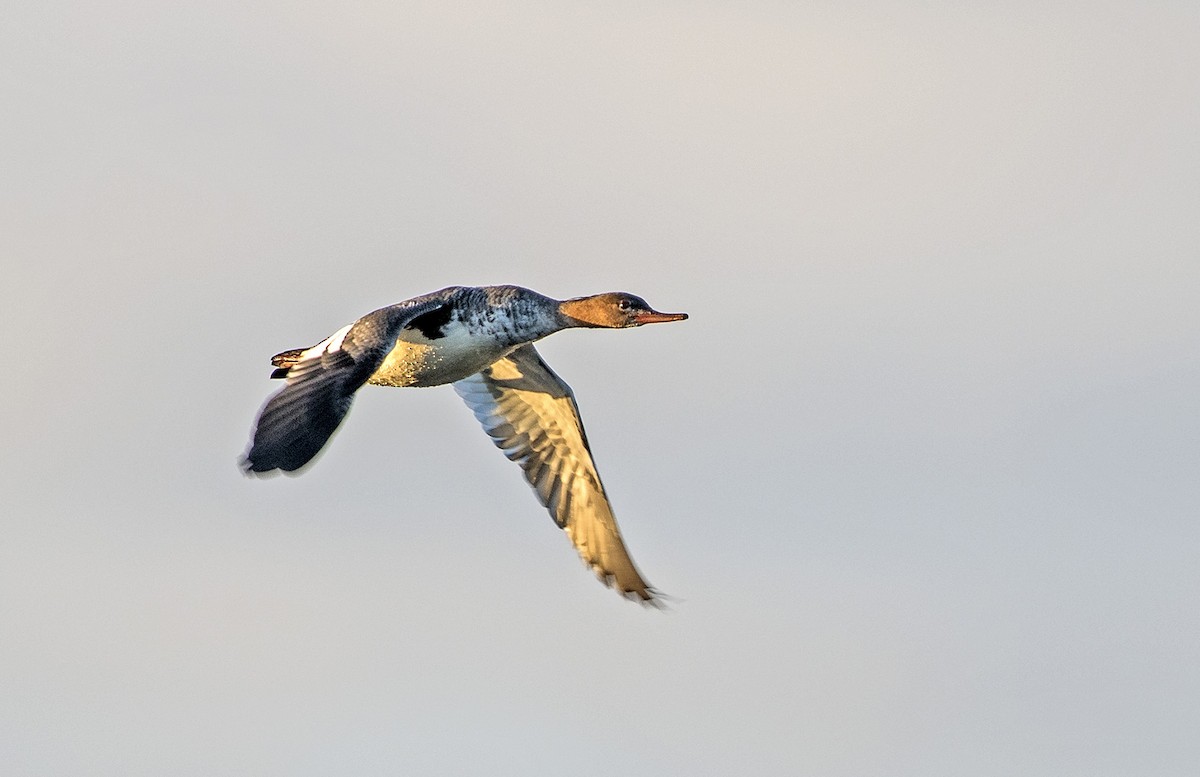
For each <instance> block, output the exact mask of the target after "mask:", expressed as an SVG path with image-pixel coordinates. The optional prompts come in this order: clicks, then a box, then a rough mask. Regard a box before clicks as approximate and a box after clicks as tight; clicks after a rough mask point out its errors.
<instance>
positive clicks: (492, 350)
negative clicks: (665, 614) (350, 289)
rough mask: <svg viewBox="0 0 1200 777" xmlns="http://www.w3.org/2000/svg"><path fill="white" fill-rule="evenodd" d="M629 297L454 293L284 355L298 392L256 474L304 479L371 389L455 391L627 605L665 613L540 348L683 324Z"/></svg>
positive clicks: (278, 405)
mask: <svg viewBox="0 0 1200 777" xmlns="http://www.w3.org/2000/svg"><path fill="white" fill-rule="evenodd" d="M684 318H687V316H686V315H685V314H682V313H676V314H671V313H658V312H657V311H654V310H653V309H651V308H650V307H649V306H648V305H647V304H646V303H645V301H644V300H642V299H640V298H639V297H635V296H633V295H630V294H624V293H609V294H600V295H595V296H591V297H580V298H576V299H570V300H564V301H559V300H555V299H551V298H550V297H545V296H543V295H541V294H538V293H536V292H533V291H530V290H529V289H524V288H521V287H519V286H478V287H467V286H452V287H450V288H447V289H442V290H441V291H437V292H433V293H432V294H425V295H422V296H420V297H414V298H413V299H410V300H406V301H404V302H401V303H398V304H396V305H391V306H389V307H386V308H381V309H379V310H376V311H374V312H372V313H368V314H367V315H366V316H363V317H362V318H360V319H359V320H358V321H356V322H354V323H353V324H350V325H349V326H346V327H343V328H342V329H339V330H338V331H337V332H335V333H334V334H333V335H331V336H330V337H328V338H326V339H325V340H322V341H321V342H320V343H318V344H316V345H314V346H312V347H311V348H305V349H297V350H293V351H284V352H283V353H280V354H277V355H276V356H275V357H274V358H273V359H272V363H273V364H275V366H276V367H277V368H278V369H276V370H275V372H274V373H273V374H272V377H276V378H286V379H287V385H286V386H285V387H284V388H283V389H282V390H280V391H279V392H278V393H276V394H275V395H274V396H273V397H271V398H270V399H269V400H268V401H267V403H266V405H265V406H264V407H263V410H262V412H261V413H260V414H259V417H258V421H257V423H256V425H255V430H254V437H253V440H252V443H251V447H250V450H249V451H248V452H247V453H246V456H245V459H244V461H243V466H244V468H245V470H246V471H247V472H249V473H254V474H267V473H271V472H274V471H276V470H283V471H285V472H293V471H295V470H298V469H300V468H302V467H303V466H304V465H306V464H308V463H309V462H310V461H311V460H312V459H313V457H315V456H316V455H317V453H318V452H320V450H321V449H322V448H323V447H324V446H325V444H326V442H328V440H329V438H330V437H331V436H332V435H333V433H334V432H335V431H336V430H337V427H338V425H339V424H340V423H341V421H342V419H343V418H344V417H345V415H346V413H347V412H349V409H350V404H351V402H352V401H353V395H354V392H355V391H357V390H358V389H359V388H360V387H361V386H362V385H363V384H364V383H372V384H376V385H382V386H396V387H422V386H439V385H445V384H452V385H453V386H454V389H455V391H457V392H458V393H459V395H460V396H461V397H462V398H463V399H464V400H465V401H466V402H467V404H468V406H470V408H471V409H472V411H474V413H475V416H476V417H477V418H478V419H479V421H480V422H481V423H482V424H483V426H484V430H485V431H486V432H487V433H488V434H489V435H490V436H491V437H492V439H493V441H494V442H495V443H496V445H497V446H498V447H500V449H501V450H503V451H504V453H505V455H506V456H508V457H509V458H510V459H513V460H514V461H516V462H517V463H519V464H520V465H521V467H522V469H523V470H524V471H525V476H526V479H527V480H528V481H529V482H530V484H531V485H532V486H533V487H534V489H535V491H536V492H537V494H538V498H539V499H540V500H541V502H542V504H543V505H545V506H546V507H548V508H549V510H550V513H551V515H552V516H553V517H554V519H555V522H556V523H557V524H558V525H559V526H560V527H562V528H563V529H564V530H566V532H567V533H568V535H569V536H570V537H571V540H572V542H574V544H575V546H576V548H577V549H578V550H579V553H580V555H581V556H582V557H583V559H584V561H585V562H587V563H588V565H589V566H590V567H591V568H592V569H593V570H594V571H595V572H596V574H597V575H598V576H599V577H600V579H601V580H603V581H604V582H605V583H606V584H612V585H615V586H616V587H617V589H618V590H619V591H620V592H621V593H622V594H623V595H626V596H630V597H636V598H638V599H640V600H642V601H644V602H655V601H656V600H655V592H654V590H653V589H652V588H651V587H650V586H649V585H647V584H646V583H645V581H644V580H643V579H642V578H641V575H640V574H639V573H638V571H637V569H636V567H634V565H633V561H632V560H631V559H630V558H629V555H628V553H627V551H626V550H625V546H624V543H623V542H622V540H621V536H620V533H619V531H618V529H617V525H616V519H615V518H614V517H613V515H612V510H611V507H610V506H609V504H608V498H607V496H606V495H605V493H604V487H603V485H602V484H601V482H600V476H599V474H598V473H597V472H596V469H595V465H594V463H593V462H592V459H591V452H590V450H589V448H588V444H587V438H586V436H585V434H584V431H583V424H582V422H581V421H580V419H579V408H578V406H577V405H576V404H575V398H574V395H573V394H572V393H571V389H570V387H568V386H567V384H566V383H564V382H563V381H562V379H561V378H559V377H558V376H557V375H555V374H554V372H553V371H552V370H551V369H550V368H549V367H548V366H547V365H546V363H545V362H544V361H542V359H541V357H540V356H539V355H538V353H537V351H536V350H534V348H533V345H532V343H533V342H534V341H536V340H540V339H541V338H543V337H546V336H547V335H550V334H553V333H554V332H557V331H560V330H562V329H568V328H572V327H600V328H613V329H615V328H626V327H634V326H641V325H642V324H648V323H658V322H665V321H679V320H682V319H684Z"/></svg>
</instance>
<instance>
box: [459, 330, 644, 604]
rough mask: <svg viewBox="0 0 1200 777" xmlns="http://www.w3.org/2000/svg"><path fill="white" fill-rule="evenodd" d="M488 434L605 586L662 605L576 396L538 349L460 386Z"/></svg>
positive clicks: (519, 352)
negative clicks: (620, 521) (627, 534)
mask: <svg viewBox="0 0 1200 777" xmlns="http://www.w3.org/2000/svg"><path fill="white" fill-rule="evenodd" d="M454 390H455V391H457V392H458V395H459V396H461V397H462V398H463V400H464V401H466V403H467V405H468V406H469V407H470V408H471V410H472V411H473V412H474V413H475V417H476V418H478V419H479V422H480V423H482V424H483V429H484V431H486V432H487V433H488V435H489V436H490V437H491V438H492V440H493V441H494V442H495V443H496V447H498V448H499V449H500V450H502V451H503V452H504V455H505V456H507V457H508V458H510V459H512V460H513V461H515V462H517V463H518V464H520V465H521V469H523V470H524V471H525V479H526V480H528V481H529V484H530V485H531V486H533V489H534V491H536V492H537V496H538V499H539V500H540V501H541V503H542V504H543V505H545V506H546V507H547V508H549V510H550V515H551V516H552V517H553V518H554V522H555V523H557V524H558V525H559V526H560V527H561V528H562V529H564V530H565V531H566V532H567V536H568V537H570V538H571V542H573V543H574V544H575V547H576V549H577V550H578V551H579V555H580V556H582V557H583V560H584V562H585V563H586V564H587V565H588V566H589V567H590V568H591V569H592V571H593V572H595V573H596V576H597V577H599V578H600V580H601V581H602V582H604V584H605V585H613V586H615V587H616V588H617V590H618V591H620V592H621V594H622V595H623V596H626V597H628V598H630V599H635V598H636V599H640V600H641V601H643V602H647V603H653V604H657V603H658V599H656V595H657V594H658V592H657V591H655V590H654V589H653V588H652V587H650V586H649V585H647V583H646V581H645V580H643V579H642V576H641V574H640V573H639V572H638V570H637V567H636V566H634V564H633V560H632V559H631V558H630V557H629V552H628V551H627V550H626V549H625V543H624V542H623V541H622V540H621V532H620V530H619V529H618V528H617V521H616V518H614V517H613V513H612V507H611V506H609V503H608V497H607V496H606V495H605V493H604V485H603V484H602V483H601V482H600V475H599V473H597V472H596V465H595V464H594V463H593V462H592V455H591V450H590V449H589V447H588V442H587V436H586V435H585V434H584V431H583V423H582V422H581V421H580V420H579V406H578V405H576V404H575V396H574V394H572V393H571V389H570V387H569V386H567V384H566V383H564V382H563V381H562V379H561V378H559V377H558V376H557V375H555V374H554V371H553V370H551V369H550V368H549V367H548V366H546V363H545V362H544V361H542V358H541V356H539V355H538V352H537V351H536V350H534V347H533V346H532V345H524V346H521V347H520V348H518V349H516V350H515V351H513V352H512V353H510V354H509V355H508V356H506V357H504V358H502V359H500V360H499V361H497V362H495V363H494V364H492V365H491V366H490V367H488V368H487V369H485V370H483V371H482V372H479V373H476V374H475V375H472V376H470V377H468V378H464V379H462V380H460V381H457V382H456V383H455V384H454Z"/></svg>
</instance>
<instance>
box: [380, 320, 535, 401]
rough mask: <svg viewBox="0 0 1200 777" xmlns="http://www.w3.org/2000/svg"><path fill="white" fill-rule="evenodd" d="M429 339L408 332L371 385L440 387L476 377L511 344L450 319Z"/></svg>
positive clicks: (423, 333) (405, 331) (510, 347)
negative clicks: (476, 374)
mask: <svg viewBox="0 0 1200 777" xmlns="http://www.w3.org/2000/svg"><path fill="white" fill-rule="evenodd" d="M432 334H436V335H438V336H437V337H435V338H430V337H429V336H428V334H427V333H426V332H423V331H421V330H419V329H405V330H403V331H402V332H401V333H400V336H399V337H398V338H397V339H396V345H395V347H393V348H392V350H391V352H389V353H388V355H387V356H386V357H385V358H384V360H383V364H381V365H380V366H379V369H377V370H376V371H375V373H374V374H373V375H372V376H371V377H370V379H369V380H368V381H367V382H368V383H374V384H376V385H379V386H398V387H422V386H441V385H445V384H447V383H453V382H455V381H457V380H462V379H463V378H465V377H467V376H468V375H474V374H475V373H477V372H479V371H480V370H482V369H483V368H485V367H487V366H488V365H490V364H492V363H493V362H495V361H496V360H497V359H499V358H500V357H501V356H504V355H505V354H506V353H508V352H509V351H510V350H512V347H513V346H512V345H509V344H507V343H506V342H504V341H503V340H502V339H500V338H497V337H494V336H489V335H488V334H487V333H484V334H481V333H480V332H478V331H476V330H473V329H470V328H468V327H466V326H464V325H463V324H462V322H460V321H458V320H457V319H451V320H450V321H448V322H446V323H445V324H444V325H442V326H441V327H440V328H439V329H438V330H436V331H434V332H432Z"/></svg>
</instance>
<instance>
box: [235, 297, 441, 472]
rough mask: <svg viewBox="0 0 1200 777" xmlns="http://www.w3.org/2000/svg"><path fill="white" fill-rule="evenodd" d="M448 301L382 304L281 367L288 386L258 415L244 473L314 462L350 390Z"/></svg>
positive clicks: (346, 405) (349, 398)
mask: <svg viewBox="0 0 1200 777" xmlns="http://www.w3.org/2000/svg"><path fill="white" fill-rule="evenodd" d="M448 304H450V300H449V297H448V295H443V296H441V297H434V295H427V296H426V297H418V298H416V299H413V300H409V301H408V302H402V303H400V304H398V305H392V306H391V307H387V308H381V309H380V310H376V311H375V312H373V313H369V314H367V315H365V316H363V317H362V318H360V319H359V320H358V321H355V322H354V323H353V324H351V325H349V326H346V327H342V328H341V329H339V330H338V331H337V332H335V333H334V334H333V335H331V336H330V337H328V338H326V339H325V340H322V341H321V342H319V343H317V344H316V345H314V346H313V347H312V348H309V349H307V350H305V351H304V352H303V353H301V354H300V355H299V356H298V357H297V359H296V362H295V364H293V365H291V366H290V367H289V368H288V369H287V370H286V371H285V375H286V378H287V385H286V386H284V387H283V388H282V389H280V390H279V391H278V392H277V393H276V394H275V395H274V396H272V397H271V398H270V399H268V400H267V403H266V404H265V405H264V406H263V409H262V411H261V412H260V413H259V414H258V421H257V422H256V423H255V428H254V434H253V438H252V440H251V444H250V450H248V451H247V452H246V455H245V457H244V458H243V459H242V468H243V469H244V470H245V471H246V472H247V473H248V474H267V473H270V472H273V471H275V470H277V469H279V470H283V471H284V472H294V471H295V470H298V469H300V468H301V467H303V466H304V465H305V464H307V463H308V462H310V461H312V459H313V457H314V456H316V455H317V453H318V452H320V450H321V448H323V447H324V446H325V443H327V442H328V441H329V438H330V437H332V436H333V433H334V432H335V431H337V428H338V425H339V424H341V422H342V419H343V418H345V417H346V413H348V412H349V411H350V405H351V404H352V403H353V402H354V392H355V391H357V390H358V389H359V387H360V386H362V385H363V384H364V383H366V381H367V379H368V378H370V377H371V375H372V373H374V372H375V370H377V369H378V368H379V365H380V364H381V363H382V362H383V360H384V358H385V357H386V356H387V354H388V352H389V351H391V350H392V348H393V347H394V346H395V344H396V337H397V336H398V335H399V333H400V330H402V329H403V328H404V327H405V326H406V325H407V324H408V323H410V322H411V321H412V320H413V319H414V318H416V317H417V316H420V315H422V314H425V313H429V312H431V311H434V310H437V309H438V308H440V307H442V306H444V305H448ZM276 372H277V373H278V372H279V371H276Z"/></svg>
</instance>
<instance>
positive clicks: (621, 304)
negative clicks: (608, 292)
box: [617, 299, 633, 310]
mask: <svg viewBox="0 0 1200 777" xmlns="http://www.w3.org/2000/svg"><path fill="white" fill-rule="evenodd" d="M617 307H618V308H620V309H621V310H629V309H630V308H631V307H633V303H632V302H630V301H629V300H627V299H623V300H621V301H620V302H618V303H617Z"/></svg>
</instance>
